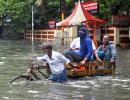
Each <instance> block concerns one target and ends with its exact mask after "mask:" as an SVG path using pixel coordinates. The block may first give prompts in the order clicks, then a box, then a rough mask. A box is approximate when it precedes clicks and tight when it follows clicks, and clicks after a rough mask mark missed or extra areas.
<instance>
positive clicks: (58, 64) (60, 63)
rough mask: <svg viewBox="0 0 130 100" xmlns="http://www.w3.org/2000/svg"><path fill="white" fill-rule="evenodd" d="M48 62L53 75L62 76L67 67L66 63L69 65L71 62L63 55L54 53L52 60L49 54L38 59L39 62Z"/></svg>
mask: <svg viewBox="0 0 130 100" xmlns="http://www.w3.org/2000/svg"><path fill="white" fill-rule="evenodd" d="M42 59H43V60H46V61H47V63H48V64H49V66H50V69H51V72H52V74H60V73H61V72H62V71H63V70H64V68H65V66H64V64H65V63H69V62H70V60H69V59H67V58H66V57H65V56H63V55H62V54H61V53H59V52H56V51H52V58H51V59H50V58H49V56H48V55H47V54H45V55H44V56H43V57H37V60H42Z"/></svg>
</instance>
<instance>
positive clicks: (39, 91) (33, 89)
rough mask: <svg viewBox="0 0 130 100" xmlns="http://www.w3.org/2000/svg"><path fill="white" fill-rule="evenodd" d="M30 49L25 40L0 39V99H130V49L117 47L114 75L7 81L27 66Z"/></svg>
mask: <svg viewBox="0 0 130 100" xmlns="http://www.w3.org/2000/svg"><path fill="white" fill-rule="evenodd" d="M35 50H36V51H35V52H34V51H33V52H32V50H31V43H30V42H27V41H5V40H0V100H130V49H121V48H117V55H118V56H117V67H116V73H115V75H113V76H112V75H109V76H96V77H85V78H79V79H69V80H68V82H66V83H63V84H60V83H49V82H48V81H46V79H45V78H44V77H43V79H42V80H41V81H35V82H26V83H19V84H13V85H9V84H8V83H9V82H10V81H11V79H12V78H13V77H15V76H17V75H20V74H21V73H24V72H25V71H26V68H27V61H26V59H27V58H28V57H32V56H38V55H40V54H41V51H40V50H39V49H35Z"/></svg>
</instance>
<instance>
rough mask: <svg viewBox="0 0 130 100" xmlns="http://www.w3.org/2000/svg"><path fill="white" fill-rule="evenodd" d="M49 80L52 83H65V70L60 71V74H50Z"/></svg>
mask: <svg viewBox="0 0 130 100" xmlns="http://www.w3.org/2000/svg"><path fill="white" fill-rule="evenodd" d="M49 80H51V81H53V82H65V81H67V72H66V70H65V69H64V70H63V71H62V73H60V74H52V75H51V76H50V77H49Z"/></svg>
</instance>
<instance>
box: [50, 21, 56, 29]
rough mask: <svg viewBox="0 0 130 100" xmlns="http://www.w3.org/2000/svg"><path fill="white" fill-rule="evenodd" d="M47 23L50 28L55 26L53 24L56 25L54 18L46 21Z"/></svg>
mask: <svg viewBox="0 0 130 100" xmlns="http://www.w3.org/2000/svg"><path fill="white" fill-rule="evenodd" d="M48 24H49V27H50V28H55V26H56V22H55V20H50V21H49V22H48Z"/></svg>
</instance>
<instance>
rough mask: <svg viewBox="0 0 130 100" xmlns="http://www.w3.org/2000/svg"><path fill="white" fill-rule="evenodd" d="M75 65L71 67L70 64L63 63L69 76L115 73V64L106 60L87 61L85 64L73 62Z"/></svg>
mask: <svg viewBox="0 0 130 100" xmlns="http://www.w3.org/2000/svg"><path fill="white" fill-rule="evenodd" d="M73 64H74V65H75V66H76V67H75V68H72V67H71V66H70V65H65V67H66V69H67V74H68V77H69V78H73V77H84V76H96V75H113V74H114V73H115V64H112V63H110V62H108V61H103V62H102V63H101V62H96V61H95V62H89V63H86V64H85V65H81V64H80V63H73Z"/></svg>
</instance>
